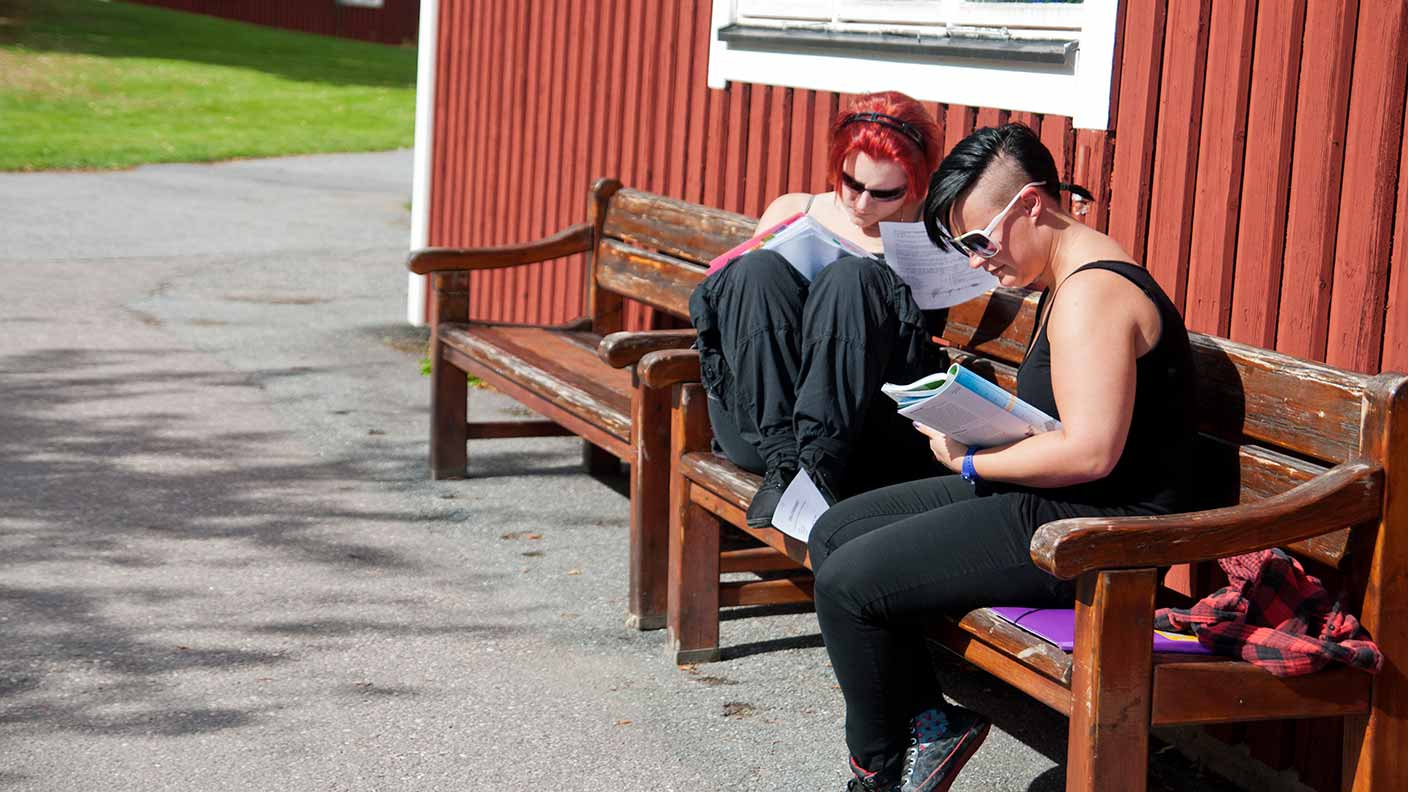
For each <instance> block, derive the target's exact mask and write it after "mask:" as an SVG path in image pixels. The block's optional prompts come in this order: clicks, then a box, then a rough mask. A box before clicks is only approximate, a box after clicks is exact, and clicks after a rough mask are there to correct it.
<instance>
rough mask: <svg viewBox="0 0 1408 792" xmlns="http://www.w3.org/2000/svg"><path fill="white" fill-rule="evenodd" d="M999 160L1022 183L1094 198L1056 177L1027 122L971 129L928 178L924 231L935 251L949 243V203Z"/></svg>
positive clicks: (1051, 193)
mask: <svg viewBox="0 0 1408 792" xmlns="http://www.w3.org/2000/svg"><path fill="white" fill-rule="evenodd" d="M999 159H1001V160H1005V161H1007V162H1008V163H1010V164H1011V165H1012V166H1014V167H1016V169H1017V170H1019V171H1021V172H1022V173H1024V174H1025V178H1023V179H1022V182H1021V183H1023V184H1026V183H1030V182H1039V183H1040V184H1041V189H1042V190H1044V191H1045V192H1046V194H1047V195H1049V196H1050V197H1051V198H1052V199H1054V200H1059V199H1060V197H1061V191H1062V190H1065V191H1066V192H1069V193H1071V194H1073V195H1075V196H1077V197H1079V198H1081V199H1083V200H1086V201H1092V200H1094V196H1093V195H1091V194H1090V191H1089V190H1087V189H1085V188H1084V187H1081V186H1079V185H1076V184H1067V183H1066V182H1063V181H1061V180H1060V177H1059V176H1058V175H1057V173H1056V160H1054V159H1053V158H1052V157H1051V152H1050V151H1048V150H1047V148H1046V146H1045V144H1043V143H1042V142H1041V138H1040V137H1038V136H1037V134H1036V133H1035V132H1033V131H1032V129H1031V127H1029V126H1027V125H1026V124H1007V125H1005V126H1000V127H983V128H981V129H975V130H973V134H971V135H969V136H968V137H966V138H964V139H963V140H961V141H959V143H958V145H956V146H954V147H953V150H952V151H950V152H949V153H948V156H946V157H944V160H943V162H941V163H939V169H938V170H937V171H934V175H933V176H931V177H930V178H929V194H928V195H926V196H925V198H924V212H923V220H924V231H925V233H927V234H928V235H929V239H930V241H932V242H933V243H934V244H935V245H936V246H937V247H938V248H939V249H940V250H948V249H949V247H950V245H949V243H948V235H947V234H946V233H945V231H944V230H943V229H945V228H946V227H947V226H948V223H949V213H950V212H952V211H953V204H954V202H955V201H957V200H958V198H959V196H961V195H962V194H963V193H964V192H966V191H967V190H968V189H969V188H971V187H972V186H973V185H974V184H976V183H977V182H978V179H979V178H980V177H982V175H983V173H984V172H986V171H987V169H988V167H989V166H991V165H992V163H993V162H994V161H996V160H999Z"/></svg>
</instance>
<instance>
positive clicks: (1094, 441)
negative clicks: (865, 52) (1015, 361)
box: [810, 124, 1194, 792]
mask: <svg viewBox="0 0 1408 792" xmlns="http://www.w3.org/2000/svg"><path fill="white" fill-rule="evenodd" d="M1063 189H1064V190H1068V191H1071V192H1074V193H1075V194H1077V195H1079V196H1082V197H1084V198H1087V199H1088V198H1089V193H1087V192H1086V191H1084V190H1083V189H1081V188H1078V187H1075V186H1073V185H1066V184H1063V183H1061V182H1059V181H1058V178H1057V174H1056V167H1055V163H1054V161H1053V160H1052V157H1051V153H1050V152H1049V151H1047V150H1046V148H1045V146H1043V145H1042V143H1041V141H1040V139H1039V138H1038V137H1037V136H1036V134H1035V133H1034V132H1032V130H1031V129H1029V128H1027V127H1025V126H1022V125H1020V124H1009V125H1007V126H1004V127H1000V128H984V129H979V130H977V131H975V132H974V133H973V134H971V135H969V136H968V137H967V138H965V139H964V140H963V141H962V142H960V143H959V144H958V145H957V146H955V147H954V149H953V150H952V151H951V152H950V153H949V155H948V156H947V157H946V158H945V159H944V161H943V162H942V163H941V164H940V166H939V169H938V171H937V172H936V173H935V174H934V176H933V178H932V180H931V181H930V185H929V193H928V196H927V198H926V199H925V205H924V211H923V220H924V223H925V227H926V229H927V230H928V232H929V236H930V238H931V239H932V240H933V242H934V244H935V245H937V246H939V247H940V248H950V247H952V248H956V249H957V250H959V251H961V252H963V253H966V254H967V255H968V257H969V260H970V264H971V266H973V267H982V268H984V269H986V270H988V271H989V272H991V273H993V274H994V275H996V276H997V278H998V280H999V281H1000V282H1001V283H1002V285H1004V286H1009V287H1019V288H1020V287H1028V286H1033V287H1036V288H1040V289H1041V290H1042V295H1041V300H1040V302H1039V303H1038V308H1037V323H1036V329H1035V333H1034V337H1033V338H1032V340H1031V342H1030V345H1029V347H1028V349H1027V354H1026V357H1025V359H1024V360H1023V362H1022V365H1021V368H1020V369H1019V370H1018V375H1017V395H1018V396H1020V397H1021V398H1022V399H1023V400H1025V401H1027V402H1029V403H1031V404H1032V405H1034V406H1036V407H1038V408H1040V409H1041V410H1043V411H1045V412H1047V413H1048V414H1050V415H1052V416H1054V417H1057V418H1059V419H1060V421H1061V428H1060V429H1058V430H1056V431H1052V432H1047V433H1044V434H1039V435H1036V436H1033V437H1028V438H1026V439H1023V440H1019V441H1017V442H1014V443H1010V444H1007V445H1004V446H998V447H994V448H967V447H964V446H962V445H961V444H959V443H956V442H954V441H953V440H952V439H951V438H949V437H946V436H944V435H943V434H941V433H938V432H935V431H933V430H930V429H928V428H925V427H919V426H917V425H916V429H917V430H918V431H920V432H922V433H923V434H925V435H927V436H928V439H929V446H930V448H931V449H932V451H933V454H934V456H935V458H936V459H937V460H938V461H939V462H940V463H942V464H943V465H944V466H946V467H947V468H948V469H949V470H951V471H954V475H948V476H943V477H940V478H933V479H927V480H921V481H914V482H909V483H906V484H897V485H894V486H890V487H886V488H883V489H879V490H875V491H872V492H868V493H865V494H862V495H858V496H856V497H855V498H851V499H849V500H845V501H842V502H840V503H838V504H836V505H835V506H834V507H832V508H831V509H830V510H829V511H827V512H826V513H825V514H824V515H823V516H822V518H821V519H820V520H819V521H818V522H817V524H816V526H815V527H814V528H813V529H812V534H811V540H810V550H811V561H812V566H813V569H814V570H815V572H816V592H815V593H816V611H817V619H818V621H819V622H820V624H821V632H822V635H823V636H824V637H825V639H826V649H827V652H828V654H830V656H831V662H832V667H833V668H834V670H835V672H836V678H837V680H838V681H839V682H840V685H841V689H842V692H843V694H844V696H845V700H846V743H847V746H848V748H849V750H850V755H851V770H852V771H853V773H854V776H855V777H854V778H853V779H852V780H851V781H850V784H849V785H848V787H847V789H850V790H903V791H904V792H933V790H946V789H948V788H949V786H950V785H951V784H952V783H953V779H954V777H955V776H956V775H957V773H958V771H959V769H960V768H961V767H962V766H963V764H964V763H965V762H966V761H967V760H968V758H969V757H970V756H972V754H973V752H974V751H975V750H976V749H977V747H978V745H979V744H980V743H981V742H982V740H983V739H984V737H985V736H986V734H987V730H988V722H987V720H986V719H984V718H983V717H982V716H981V715H978V714H977V713H975V712H973V711H971V710H967V709H963V708H960V707H957V706H953V705H949V704H946V703H945V702H944V699H943V695H942V693H941V689H940V686H939V683H938V680H937V679H936V678H935V676H934V673H933V669H932V666H931V664H930V661H929V656H928V652H927V648H926V646H925V643H924V640H923V638H922V636H921V634H920V631H919V628H920V627H921V626H922V625H923V624H924V623H925V622H926V621H928V620H930V619H932V618H933V617H934V615H935V614H936V613H940V612H952V613H962V612H965V611H967V610H969V609H972V608H975V607H987V606H996V605H1027V606H1047V607H1069V606H1070V604H1071V602H1072V600H1073V596H1074V592H1073V588H1072V586H1071V585H1070V584H1069V583H1068V582H1065V581H1061V580H1058V579H1056V578H1054V577H1052V576H1050V575H1049V574H1047V573H1046V572H1044V571H1043V570H1041V569H1039V568H1037V567H1036V566H1035V565H1034V564H1033V563H1032V561H1031V556H1030V544H1031V538H1032V535H1033V534H1034V533H1035V532H1036V529H1037V528H1039V527H1040V526H1041V525H1042V524H1044V523H1046V522H1049V521H1052V520H1058V519H1062V518H1067V517H1083V516H1098V515H1136V514H1163V513H1168V512H1171V511H1178V510H1183V509H1185V508H1186V507H1187V503H1188V499H1187V497H1186V484H1185V482H1184V480H1183V471H1184V470H1185V469H1186V468H1187V467H1188V466H1189V461H1190V446H1189V443H1190V440H1191V438H1192V437H1193V435H1194V432H1193V379H1192V377H1193V370H1192V354H1191V350H1190V348H1189V345H1188V334H1187V331H1186V330H1185V329H1184V325H1183V319H1182V317H1181V316H1180V315H1179V313H1178V310H1177V308H1176V307H1175V306H1174V305H1173V303H1172V302H1170V301H1169V299H1168V297H1167V296H1166V295H1165V294H1164V293H1163V291H1162V290H1161V289H1160V288H1159V286H1158V284H1157V283H1155V281H1154V279H1153V278H1152V277H1150V275H1149V274H1148V272H1147V271H1145V270H1144V269H1143V268H1142V267H1140V266H1139V265H1138V264H1136V263H1135V262H1134V260H1133V257H1132V256H1130V254H1129V253H1128V252H1127V251H1125V250H1124V248H1122V247H1121V246H1120V245H1119V243H1117V242H1115V241H1114V240H1113V239H1111V238H1110V237H1108V236H1106V235H1105V234H1103V233H1101V232H1099V231H1097V230H1095V229H1093V228H1090V227H1088V226H1086V225H1084V224H1082V223H1081V222H1080V221H1078V220H1076V219H1075V218H1074V217H1072V216H1071V215H1070V214H1069V213H1068V212H1067V211H1066V210H1065V209H1064V208H1062V206H1061V203H1060V200H1059V194H1060V191H1061V190H1063Z"/></svg>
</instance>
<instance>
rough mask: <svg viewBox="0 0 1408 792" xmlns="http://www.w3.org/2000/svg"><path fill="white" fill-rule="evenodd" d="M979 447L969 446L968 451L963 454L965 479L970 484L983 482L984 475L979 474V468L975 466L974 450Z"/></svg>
mask: <svg viewBox="0 0 1408 792" xmlns="http://www.w3.org/2000/svg"><path fill="white" fill-rule="evenodd" d="M976 450H977V449H976V448H974V447H973V446H968V451H967V452H965V453H964V454H963V480H964V481H966V482H968V483H970V484H981V483H982V481H983V478H982V476H979V475H978V471H977V469H975V468H974V467H973V452H974V451H976Z"/></svg>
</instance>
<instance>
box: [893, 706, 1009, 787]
mask: <svg viewBox="0 0 1408 792" xmlns="http://www.w3.org/2000/svg"><path fill="white" fill-rule="evenodd" d="M991 726H992V724H991V723H989V722H988V719H987V718H984V717H983V716H982V715H979V714H978V713H976V712H974V711H972V710H967V709H963V708H962V707H946V708H944V709H931V710H927V711H925V712H922V713H920V714H919V715H917V716H916V717H915V718H914V720H913V721H911V722H910V729H911V732H912V734H913V737H912V738H911V739H910V746H909V750H908V751H906V752H905V756H904V771H903V772H902V773H901V774H900V785H899V790H900V792H946V790H947V789H948V788H949V787H950V786H953V780H954V779H955V778H957V777H958V771H959V770H962V769H963V765H965V764H967V763H968V760H969V759H970V758H972V756H973V753H974V752H975V751H977V750H978V746H979V745H982V744H983V740H985V739H987V736H988V729H989V728H991Z"/></svg>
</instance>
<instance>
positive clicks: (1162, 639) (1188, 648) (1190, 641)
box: [988, 606, 1212, 654]
mask: <svg viewBox="0 0 1408 792" xmlns="http://www.w3.org/2000/svg"><path fill="white" fill-rule="evenodd" d="M988 610H990V611H992V612H993V613H996V614H997V615H998V616H1001V617H1002V618H1004V619H1006V620H1007V621H1010V622H1012V623H1013V624H1015V625H1017V626H1018V627H1021V628H1022V629H1023V630H1026V631H1027V632H1029V633H1031V634H1032V635H1035V636H1036V637H1038V638H1041V639H1042V640H1044V641H1047V642H1048V643H1053V644H1055V645H1056V648H1058V649H1060V650H1062V651H1065V652H1069V651H1071V649H1072V648H1073V647H1074V646H1075V643H1076V641H1075V638H1076V612H1075V609H1074V608H1023V607H1020V606H1017V607H1012V606H1007V607H1002V608H988ZM1154 651H1155V652H1173V653H1176V654H1212V652H1211V651H1209V650H1208V648H1207V647H1205V646H1203V645H1202V644H1200V643H1198V639H1197V637H1196V636H1193V635H1181V634H1179V633H1171V632H1164V631H1163V630H1155V631H1154Z"/></svg>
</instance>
